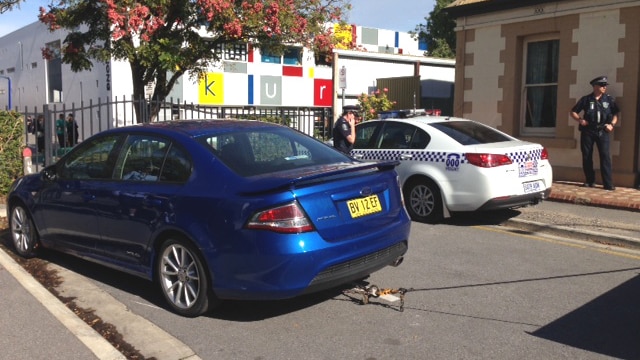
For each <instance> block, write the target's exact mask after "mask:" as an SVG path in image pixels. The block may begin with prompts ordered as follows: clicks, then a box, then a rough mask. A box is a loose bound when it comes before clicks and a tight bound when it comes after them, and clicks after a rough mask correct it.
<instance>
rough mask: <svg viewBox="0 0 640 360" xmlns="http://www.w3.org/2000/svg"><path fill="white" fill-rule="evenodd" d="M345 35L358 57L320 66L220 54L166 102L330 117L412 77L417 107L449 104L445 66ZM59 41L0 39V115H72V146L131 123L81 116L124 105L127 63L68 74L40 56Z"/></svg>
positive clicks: (373, 37)
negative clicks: (76, 139) (306, 111)
mask: <svg viewBox="0 0 640 360" xmlns="http://www.w3.org/2000/svg"><path fill="white" fill-rule="evenodd" d="M337 30H338V31H345V29H344V27H343V28H342V30H341V29H337ZM347 31H349V32H350V35H351V37H352V41H353V42H354V44H355V45H356V47H357V49H358V51H353V50H336V52H335V54H334V57H333V61H328V62H327V63H325V64H316V61H315V59H314V56H313V54H312V53H311V52H310V51H309V50H308V49H305V48H300V47H295V46H292V47H290V48H289V49H288V50H287V51H286V52H285V54H284V55H282V56H271V55H270V54H263V53H261V52H260V50H258V49H253V48H252V47H251V46H250V45H249V46H247V45H241V46H235V47H234V46H230V47H227V48H221V49H219V51H221V58H222V61H221V62H220V63H219V64H218V65H217V66H214V67H212V68H211V69H210V71H209V72H208V73H207V74H206V76H205V77H204V78H202V79H200V80H198V81H197V82H193V81H190V80H189V78H188V76H185V77H183V79H182V81H179V82H178V83H177V84H176V85H175V87H174V88H173V90H172V92H171V94H170V95H169V98H168V99H167V101H171V102H175V103H182V104H198V105H200V106H212V107H245V108H260V107H295V108H328V109H332V110H333V111H332V112H333V113H335V114H336V115H337V113H338V112H339V110H340V107H341V106H342V105H343V104H355V103H357V96H358V95H360V94H362V93H368V92H370V91H372V89H374V88H375V87H376V86H377V84H376V82H377V79H381V78H394V77H410V76H413V77H415V76H418V77H419V79H420V81H421V84H422V95H421V97H418V99H417V106H418V107H419V106H420V102H421V100H422V99H423V98H425V97H427V98H431V97H435V98H438V97H441V98H449V99H450V100H451V102H452V101H453V100H452V96H453V91H452V87H453V82H454V69H455V62H454V61H453V60H441V59H433V58H428V57H425V56H423V53H424V48H423V47H422V46H421V45H420V44H419V42H418V41H417V40H415V39H413V37H412V36H411V35H410V34H409V33H400V32H396V31H391V30H380V29H372V28H363V27H361V26H356V25H351V26H348V27H347ZM65 36H66V31H64V30H58V31H55V32H49V31H48V30H47V29H46V27H45V25H43V24H41V23H40V22H35V23H32V24H30V25H28V26H25V27H23V28H21V29H19V30H16V31H14V32H12V33H10V34H8V35H6V36H4V37H2V38H0V108H3V109H5V108H7V107H11V108H12V109H16V110H18V111H24V112H25V113H28V112H41V111H43V109H45V108H46V109H48V111H50V112H52V113H63V112H69V109H74V112H75V113H76V119H78V121H81V122H82V124H81V131H82V135H81V136H80V139H84V138H86V137H87V136H89V135H91V134H92V133H94V132H97V131H99V130H101V129H104V128H108V127H112V126H119V125H122V124H125V123H127V124H128V123H133V122H135V119H134V115H133V114H132V113H131V112H130V111H129V110H117V109H115V108H114V109H110V110H107V111H105V110H86V109H91V107H90V106H89V105H95V104H97V103H114V102H116V101H123V100H125V99H131V97H132V93H133V90H132V84H131V81H130V79H131V71H130V68H129V64H128V63H126V62H122V61H115V60H112V61H110V62H108V63H104V64H95V65H94V67H93V69H92V70H91V71H84V72H79V73H75V72H72V71H71V68H70V66H68V65H65V64H62V63H61V61H60V59H59V58H58V59H52V60H44V59H43V56H42V52H43V49H45V48H47V49H49V50H53V51H54V52H55V49H59V48H60V45H61V43H62V41H63V40H64V37H65ZM341 69H342V73H340V70H341ZM341 76H342V77H343V78H341ZM443 84H444V85H443ZM9 85H10V87H11V88H10V89H9ZM343 88H344V89H343ZM343 90H344V91H343ZM9 102H11V104H9ZM172 116H173V117H174V118H176V117H177V118H181V117H186V116H188V115H186V114H181V113H178V114H173V115H172ZM50 120H51V121H53V117H52V119H50Z"/></svg>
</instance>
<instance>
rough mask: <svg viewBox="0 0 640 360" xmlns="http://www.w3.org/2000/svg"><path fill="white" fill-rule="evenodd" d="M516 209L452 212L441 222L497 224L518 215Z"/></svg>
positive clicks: (473, 224)
mask: <svg viewBox="0 0 640 360" xmlns="http://www.w3.org/2000/svg"><path fill="white" fill-rule="evenodd" d="M520 214H521V212H520V211H518V210H517V209H504V210H492V211H473V212H456V213H452V214H451V217H450V218H447V219H444V220H443V221H442V222H441V224H443V225H453V226H477V225H499V224H502V223H503V222H505V221H507V220H510V219H512V218H514V217H517V216H518V215H520Z"/></svg>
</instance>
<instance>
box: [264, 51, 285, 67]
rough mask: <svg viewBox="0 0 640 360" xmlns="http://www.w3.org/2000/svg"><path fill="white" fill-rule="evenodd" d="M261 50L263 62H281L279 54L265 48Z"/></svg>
mask: <svg viewBox="0 0 640 360" xmlns="http://www.w3.org/2000/svg"><path fill="white" fill-rule="evenodd" d="M261 52H262V55H261V59H262V62H263V63H269V64H282V59H281V56H280V55H276V54H274V53H272V52H270V51H269V50H266V49H262V50H261Z"/></svg>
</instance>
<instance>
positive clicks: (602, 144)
mask: <svg viewBox="0 0 640 360" xmlns="http://www.w3.org/2000/svg"><path fill="white" fill-rule="evenodd" d="M594 144H595V146H596V147H597V148H598V154H599V156H600V174H601V175H602V185H603V186H604V187H605V188H613V180H612V178H611V171H612V170H611V154H610V153H609V133H608V132H606V131H604V130H600V131H595V130H587V129H585V130H582V131H581V132H580V150H581V151H582V170H583V171H584V176H585V180H586V182H587V183H588V184H594V183H595V182H596V173H595V171H594V169H593V145H594Z"/></svg>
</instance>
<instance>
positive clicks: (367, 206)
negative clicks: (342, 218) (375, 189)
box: [347, 195, 382, 219]
mask: <svg viewBox="0 0 640 360" xmlns="http://www.w3.org/2000/svg"><path fill="white" fill-rule="evenodd" d="M347 207H348V208H349V214H350V215H351V218H352V219H355V218H358V217H361V216H365V215H370V214H375V213H378V212H381V211H382V206H381V205H380V200H379V199H378V195H371V196H367V197H364V198H358V199H352V200H349V201H347Z"/></svg>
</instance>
